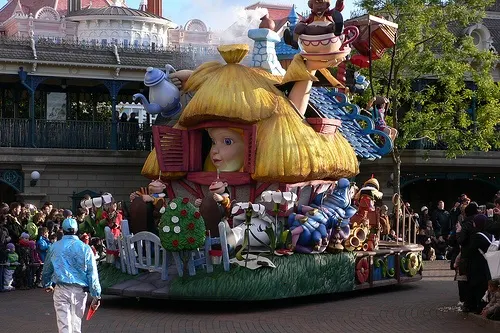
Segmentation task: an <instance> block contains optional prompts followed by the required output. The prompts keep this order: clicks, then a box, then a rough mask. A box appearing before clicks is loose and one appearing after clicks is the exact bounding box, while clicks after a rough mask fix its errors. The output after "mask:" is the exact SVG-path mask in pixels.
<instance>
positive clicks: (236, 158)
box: [208, 128, 245, 172]
mask: <svg viewBox="0 0 500 333" xmlns="http://www.w3.org/2000/svg"><path fill="white" fill-rule="evenodd" d="M208 134H209V135H210V138H211V139H212V148H211V149H210V159H211V160H212V163H213V164H214V166H215V167H216V168H217V169H218V170H220V171H225V172H235V171H239V170H240V169H241V168H242V167H243V162H244V160H245V143H244V141H243V137H242V135H241V134H240V133H238V132H237V131H235V130H232V129H229V128H209V129H208Z"/></svg>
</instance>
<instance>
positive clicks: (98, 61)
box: [0, 0, 216, 208]
mask: <svg viewBox="0 0 500 333" xmlns="http://www.w3.org/2000/svg"><path fill="white" fill-rule="evenodd" d="M158 2H160V1H159V0H151V1H149V2H148V3H147V4H142V7H143V10H138V9H131V8H128V7H127V6H126V4H125V3H122V2H118V1H115V2H114V3H111V2H108V1H106V0H92V1H87V0H81V1H80V0H70V1H68V2H65V1H55V0H44V1H31V0H11V1H9V2H8V3H7V4H6V5H5V6H4V7H3V8H1V9H0V31H1V35H0V78H1V79H0V155H1V157H0V201H5V202H12V201H15V200H22V201H25V202H31V203H34V204H37V205H39V204H40V203H43V202H44V201H46V200H50V201H52V202H53V203H54V204H55V205H56V206H59V207H69V208H71V207H74V203H77V202H79V199H80V198H81V197H82V196H83V194H85V193H89V194H92V195H94V194H95V195H98V194H99V193H101V192H111V193H112V194H113V195H114V197H115V198H116V199H117V200H125V199H126V198H127V197H128V193H130V191H134V190H135V189H137V188H138V187H140V186H144V185H146V184H147V182H146V184H145V179H144V178H143V177H142V176H141V175H140V170H141V166H142V163H143V162H144V159H145V158H146V156H147V154H148V152H149V151H150V150H151V126H150V121H148V119H147V117H146V119H144V112H141V111H142V110H139V108H140V107H141V106H140V105H138V104H134V103H133V101H132V95H133V94H135V93H138V92H141V93H143V94H144V95H146V96H147V95H148V88H147V87H145V86H144V84H143V82H142V81H143V79H144V74H145V70H146V68H147V67H156V68H165V66H166V65H167V64H168V65H171V66H173V67H174V68H176V69H193V68H195V67H196V66H197V65H199V64H200V63H202V62H204V61H206V60H211V58H210V57H211V53H210V52H209V51H206V52H200V51H197V52H194V47H193V46H192V45H190V44H189V41H190V40H191V39H190V35H188V36H187V38H185V39H183V40H182V41H179V43H178V44H177V45H172V43H169V42H168V31H169V30H171V29H172V28H175V27H177V25H176V24H174V23H173V22H171V21H170V20H167V19H165V18H163V17H161V3H160V5H159V6H158ZM146 7H150V8H152V9H151V10H148V8H146ZM194 22H195V21H193V23H194ZM201 23H202V22H201ZM203 26H204V25H203ZM204 27H205V31H198V27H197V26H196V24H191V25H189V26H188V27H187V28H188V29H190V30H189V31H192V32H193V33H197V37H196V43H201V42H203V41H202V38H201V37H203V36H204V35H205V34H206V35H208V29H207V28H206V26H204ZM200 36H201V37H200ZM212 40H213V41H214V42H215V41H216V39H215V38H214V39H212ZM181 42H182V43H185V44H181ZM205 44H206V43H205ZM122 112H123V113H124V114H126V115H127V116H128V115H129V114H130V113H132V112H134V113H137V114H138V115H139V122H138V124H135V123H127V122H120V121H119V117H120V113H122ZM149 120H151V119H149ZM32 171H38V172H39V173H40V174H41V177H40V180H39V181H38V182H37V183H36V185H35V186H30V183H31V184H32V182H31V181H30V180H31V179H30V175H31V172H32Z"/></svg>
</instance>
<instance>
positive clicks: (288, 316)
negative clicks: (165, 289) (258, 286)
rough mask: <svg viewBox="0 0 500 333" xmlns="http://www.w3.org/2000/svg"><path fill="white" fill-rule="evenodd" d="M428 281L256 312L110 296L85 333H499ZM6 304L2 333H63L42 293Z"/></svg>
mask: <svg viewBox="0 0 500 333" xmlns="http://www.w3.org/2000/svg"><path fill="white" fill-rule="evenodd" d="M442 263H443V264H444V262H442ZM434 266H435V265H434ZM443 266H444V265H443ZM426 275H427V278H426V279H424V280H423V281H420V282H417V283H413V284H409V285H404V286H399V287H388V288H379V289H375V290H369V291H361V292H354V293H349V294H347V295H341V296H339V295H335V296H322V297H308V298H304V299H299V300H284V301H275V302H259V303H249V304H247V303H217V302H213V303H190V302H168V301H161V300H147V299H141V300H140V301H137V300H136V299H124V298H117V297H109V296H108V297H106V296H105V297H104V300H103V304H102V307H101V308H100V309H99V311H98V312H97V313H96V314H95V316H94V318H92V320H91V321H88V322H84V325H83V332H85V333H98V332H107V333H113V332H137V333H146V332H147V333H153V332H156V333H159V332H168V333H197V332H200V333H201V332H251V333H261V332H262V333H272V332H283V333H294V332H300V333H307V332H314V333H318V332H359V333H363V332H384V333H390V332H404V333H411V332H418V333H421V332H426V333H431V332H461V333H467V332H471V333H482V332H485V333H486V332H488V333H490V332H495V331H498V332H500V326H498V325H494V323H493V322H486V321H484V320H482V319H480V318H477V317H474V316H467V315H463V314H462V313H458V312H456V311H454V310H453V308H452V307H453V306H454V305H455V304H456V303H457V301H458V299H457V287H456V283H455V282H453V281H451V279H452V277H450V276H449V275H450V274H449V271H445V270H443V269H433V267H432V265H428V267H427V272H426ZM447 275H448V276H447ZM311 278H313V277H311ZM0 299H1V303H2V306H1V307H0V318H2V320H1V325H0V332H5V333H7V332H8V333H12V332H23V333H28V332H30V331H31V332H36V333H49V332H50V333H54V332H57V329H56V321H55V315H54V310H53V305H52V300H51V297H50V296H49V295H47V294H45V292H43V291H42V290H41V289H38V290H29V291H15V292H11V293H3V294H0Z"/></svg>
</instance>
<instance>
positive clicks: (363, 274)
mask: <svg viewBox="0 0 500 333" xmlns="http://www.w3.org/2000/svg"><path fill="white" fill-rule="evenodd" d="M369 276H370V264H369V263H368V259H367V258H361V259H359V260H358V263H357V264H356V278H357V280H358V282H359V283H360V284H361V283H365V282H366V281H367V280H368V277H369Z"/></svg>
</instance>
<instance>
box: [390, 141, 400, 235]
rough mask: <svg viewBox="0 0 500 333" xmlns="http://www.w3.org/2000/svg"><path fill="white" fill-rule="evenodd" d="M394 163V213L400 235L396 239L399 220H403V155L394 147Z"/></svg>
mask: <svg viewBox="0 0 500 333" xmlns="http://www.w3.org/2000/svg"><path fill="white" fill-rule="evenodd" d="M392 161H393V174H394V176H393V191H394V194H395V196H396V198H397V199H396V202H395V203H394V202H393V203H394V205H395V207H394V213H395V223H396V228H397V229H398V230H397V232H398V234H397V235H396V237H399V231H400V230H399V228H398V227H397V226H399V220H400V218H401V216H400V211H401V210H400V207H401V200H400V199H401V154H400V152H399V149H398V148H397V147H394V149H393V150H392Z"/></svg>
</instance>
